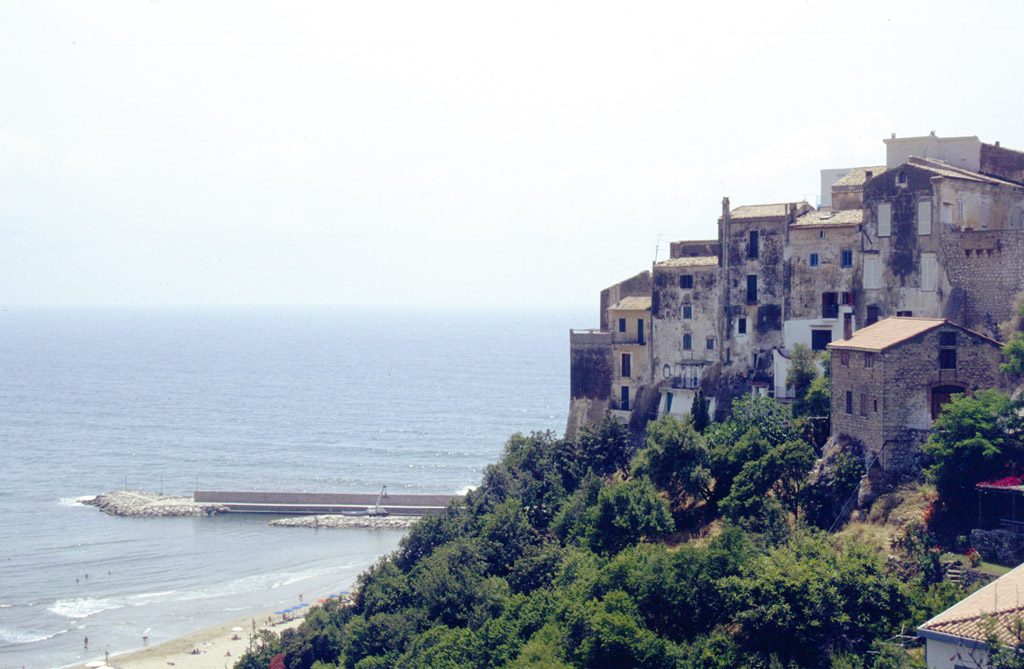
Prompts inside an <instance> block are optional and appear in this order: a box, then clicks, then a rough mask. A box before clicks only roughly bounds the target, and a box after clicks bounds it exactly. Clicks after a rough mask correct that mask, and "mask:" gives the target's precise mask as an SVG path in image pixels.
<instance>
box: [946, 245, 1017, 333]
mask: <svg viewBox="0 0 1024 669" xmlns="http://www.w3.org/2000/svg"><path fill="white" fill-rule="evenodd" d="M942 247H943V261H944V264H945V271H946V275H947V276H948V278H949V282H950V283H951V284H952V285H953V286H955V287H959V288H962V289H963V291H964V293H965V299H964V301H963V305H962V306H961V308H960V310H959V312H958V313H957V314H956V320H957V322H959V323H962V324H963V325H964V326H965V327H967V328H970V329H972V330H977V331H979V332H982V333H983V334H987V335H989V336H995V335H996V332H997V327H998V325H999V323H1000V322H1002V321H1004V320H1006V319H1007V318H1009V317H1010V315H1011V309H1012V307H1013V298H1014V296H1015V295H1016V294H1017V293H1018V292H1019V291H1021V290H1022V289H1024V230H988V231H983V230H978V231H954V230H947V231H945V232H944V233H943V236H942Z"/></svg>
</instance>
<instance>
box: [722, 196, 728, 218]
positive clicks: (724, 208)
mask: <svg viewBox="0 0 1024 669" xmlns="http://www.w3.org/2000/svg"><path fill="white" fill-rule="evenodd" d="M728 215H729V197H728V196H726V197H723V198H722V218H725V217H726V216H728Z"/></svg>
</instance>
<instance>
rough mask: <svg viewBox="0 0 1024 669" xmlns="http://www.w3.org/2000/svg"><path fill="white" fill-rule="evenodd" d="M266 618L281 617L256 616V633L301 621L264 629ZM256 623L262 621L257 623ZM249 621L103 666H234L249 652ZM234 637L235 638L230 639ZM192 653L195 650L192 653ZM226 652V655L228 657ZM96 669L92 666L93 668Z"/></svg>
mask: <svg viewBox="0 0 1024 669" xmlns="http://www.w3.org/2000/svg"><path fill="white" fill-rule="evenodd" d="M267 618H272V619H273V620H275V621H279V620H281V616H275V615H273V614H272V613H264V614H263V615H262V616H258V617H256V630H257V631H259V630H262V629H269V630H273V631H274V632H277V633H278V634H280V633H281V632H282V631H284V630H286V629H290V628H292V627H298V626H299V624H300V623H301V622H302V618H301V617H300V618H295V619H292V620H290V621H289V622H285V623H280V622H279V623H278V624H276V625H272V626H268V625H267ZM260 621H263V622H262V624H260ZM252 623H253V618H252V617H251V616H250V617H247V618H241V619H239V620H234V621H231V622H226V623H223V624H221V625H215V626H213V627H208V628H206V629H203V630H199V631H198V632H195V633H193V634H186V635H185V636H181V637H178V638H176V639H171V640H170V641H165V642H164V643H161V644H156V645H152V646H150V647H148V648H142V649H140V650H135V651H132V652H129V653H123V654H121V655H112V656H110V659H109V660H107V664H106V666H108V667H115V668H116V669H167V668H168V667H179V668H180V667H184V668H185V669H222V668H224V667H231V666H234V663H235V662H237V661H238V658H239V657H241V656H242V655H243V654H244V653H245V652H246V651H247V650H248V649H249V637H250V636H251V635H252V629H253V624H252ZM236 627H240V628H242V631H241V632H237V631H234V628H236ZM235 636H237V637H238V638H237V639H235V638H233V637H235ZM193 650H199V651H200V652H199V653H198V654H193V652H192V651H193ZM228 653H230V655H228ZM103 659H104V657H103V653H102V652H100V653H98V654H97V657H95V658H93V659H92V660H90V662H89V664H92V663H93V662H96V661H99V662H102V661H103ZM93 666H96V665H93ZM86 667H87V664H78V665H74V666H72V667H71V668H70V669H86Z"/></svg>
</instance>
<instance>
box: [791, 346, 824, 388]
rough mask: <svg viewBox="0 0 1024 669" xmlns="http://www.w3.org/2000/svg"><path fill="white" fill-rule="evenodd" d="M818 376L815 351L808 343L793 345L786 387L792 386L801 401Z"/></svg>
mask: <svg viewBox="0 0 1024 669" xmlns="http://www.w3.org/2000/svg"><path fill="white" fill-rule="evenodd" d="M817 376H818V366H817V364H815V361H814V353H813V352H812V351H811V349H810V348H808V347H807V344H796V345H795V346H793V350H792V352H791V356H790V359H789V371H788V372H786V387H787V388H792V389H793V393H794V396H795V397H796V398H797V401H799V400H800V399H801V398H803V396H804V395H806V394H807V390H808V389H809V388H810V387H811V382H812V381H814V379H815V377H817Z"/></svg>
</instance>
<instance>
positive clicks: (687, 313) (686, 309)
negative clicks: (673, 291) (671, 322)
mask: <svg viewBox="0 0 1024 669" xmlns="http://www.w3.org/2000/svg"><path fill="white" fill-rule="evenodd" d="M683 318H684V319H686V320H690V319H691V318H693V307H691V306H690V305H689V304H685V305H683Z"/></svg>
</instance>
